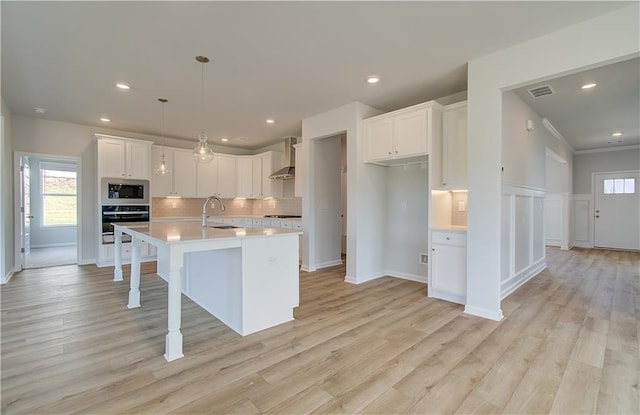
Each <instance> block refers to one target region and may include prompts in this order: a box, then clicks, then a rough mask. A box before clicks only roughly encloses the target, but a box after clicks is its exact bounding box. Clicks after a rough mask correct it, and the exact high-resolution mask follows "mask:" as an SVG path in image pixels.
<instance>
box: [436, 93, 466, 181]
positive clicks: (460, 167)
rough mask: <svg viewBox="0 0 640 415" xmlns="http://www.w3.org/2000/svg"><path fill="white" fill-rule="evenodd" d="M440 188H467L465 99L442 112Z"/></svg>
mask: <svg viewBox="0 0 640 415" xmlns="http://www.w3.org/2000/svg"><path fill="white" fill-rule="evenodd" d="M441 185H442V188H443V189H466V188H467V101H463V102H459V103H456V104H451V105H448V106H446V107H445V108H444V111H443V113H442V183H441Z"/></svg>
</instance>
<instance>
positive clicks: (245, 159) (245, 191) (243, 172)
mask: <svg viewBox="0 0 640 415" xmlns="http://www.w3.org/2000/svg"><path fill="white" fill-rule="evenodd" d="M237 163H238V171H237V176H236V178H237V181H236V183H237V187H236V197H247V198H249V197H253V159H252V157H251V156H241V157H238V160H237Z"/></svg>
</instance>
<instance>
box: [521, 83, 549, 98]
mask: <svg viewBox="0 0 640 415" xmlns="http://www.w3.org/2000/svg"><path fill="white" fill-rule="evenodd" d="M527 91H528V92H529V94H530V95H531V96H532V97H534V98H540V97H544V96H545V95H552V94H553V93H554V92H553V89H551V86H550V85H542V86H537V87H535V88H530V89H527Z"/></svg>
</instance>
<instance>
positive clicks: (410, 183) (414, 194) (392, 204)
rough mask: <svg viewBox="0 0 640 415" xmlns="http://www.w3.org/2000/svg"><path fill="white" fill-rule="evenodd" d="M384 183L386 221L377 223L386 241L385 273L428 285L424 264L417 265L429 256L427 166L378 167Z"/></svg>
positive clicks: (381, 184) (382, 185)
mask: <svg viewBox="0 0 640 415" xmlns="http://www.w3.org/2000/svg"><path fill="white" fill-rule="evenodd" d="M380 169H384V170H385V174H386V182H385V183H380V186H381V187H385V189H386V190H385V193H386V220H385V221H383V222H382V223H380V224H379V226H380V234H379V236H378V237H379V238H382V239H383V240H384V242H385V246H384V259H385V268H386V272H385V273H386V274H387V275H391V276H395V277H400V278H406V279H410V280H414V281H420V282H424V283H426V282H427V265H426V264H420V263H419V256H420V254H421V253H425V254H428V249H427V244H428V235H429V232H428V229H429V223H428V216H427V212H428V200H429V167H428V165H427V163H422V164H412V165H407V166H396V167H380Z"/></svg>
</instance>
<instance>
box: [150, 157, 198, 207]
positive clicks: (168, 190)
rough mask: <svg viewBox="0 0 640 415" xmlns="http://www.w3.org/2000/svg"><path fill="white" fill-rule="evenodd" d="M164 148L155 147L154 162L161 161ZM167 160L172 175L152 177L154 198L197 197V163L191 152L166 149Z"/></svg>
mask: <svg viewBox="0 0 640 415" xmlns="http://www.w3.org/2000/svg"><path fill="white" fill-rule="evenodd" d="M162 151H163V148H162V147H156V146H154V147H153V148H152V149H151V158H152V160H153V161H154V162H156V160H158V161H159V160H160V156H161V155H162ZM164 154H165V159H166V161H167V163H168V164H169V168H170V169H171V173H170V174H168V175H166V176H161V175H159V174H155V172H154V173H153V176H152V177H151V196H153V197H167V196H180V197H196V164H197V163H196V162H195V161H194V160H193V157H192V156H191V150H185V149H179V148H168V147H165V148H164Z"/></svg>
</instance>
